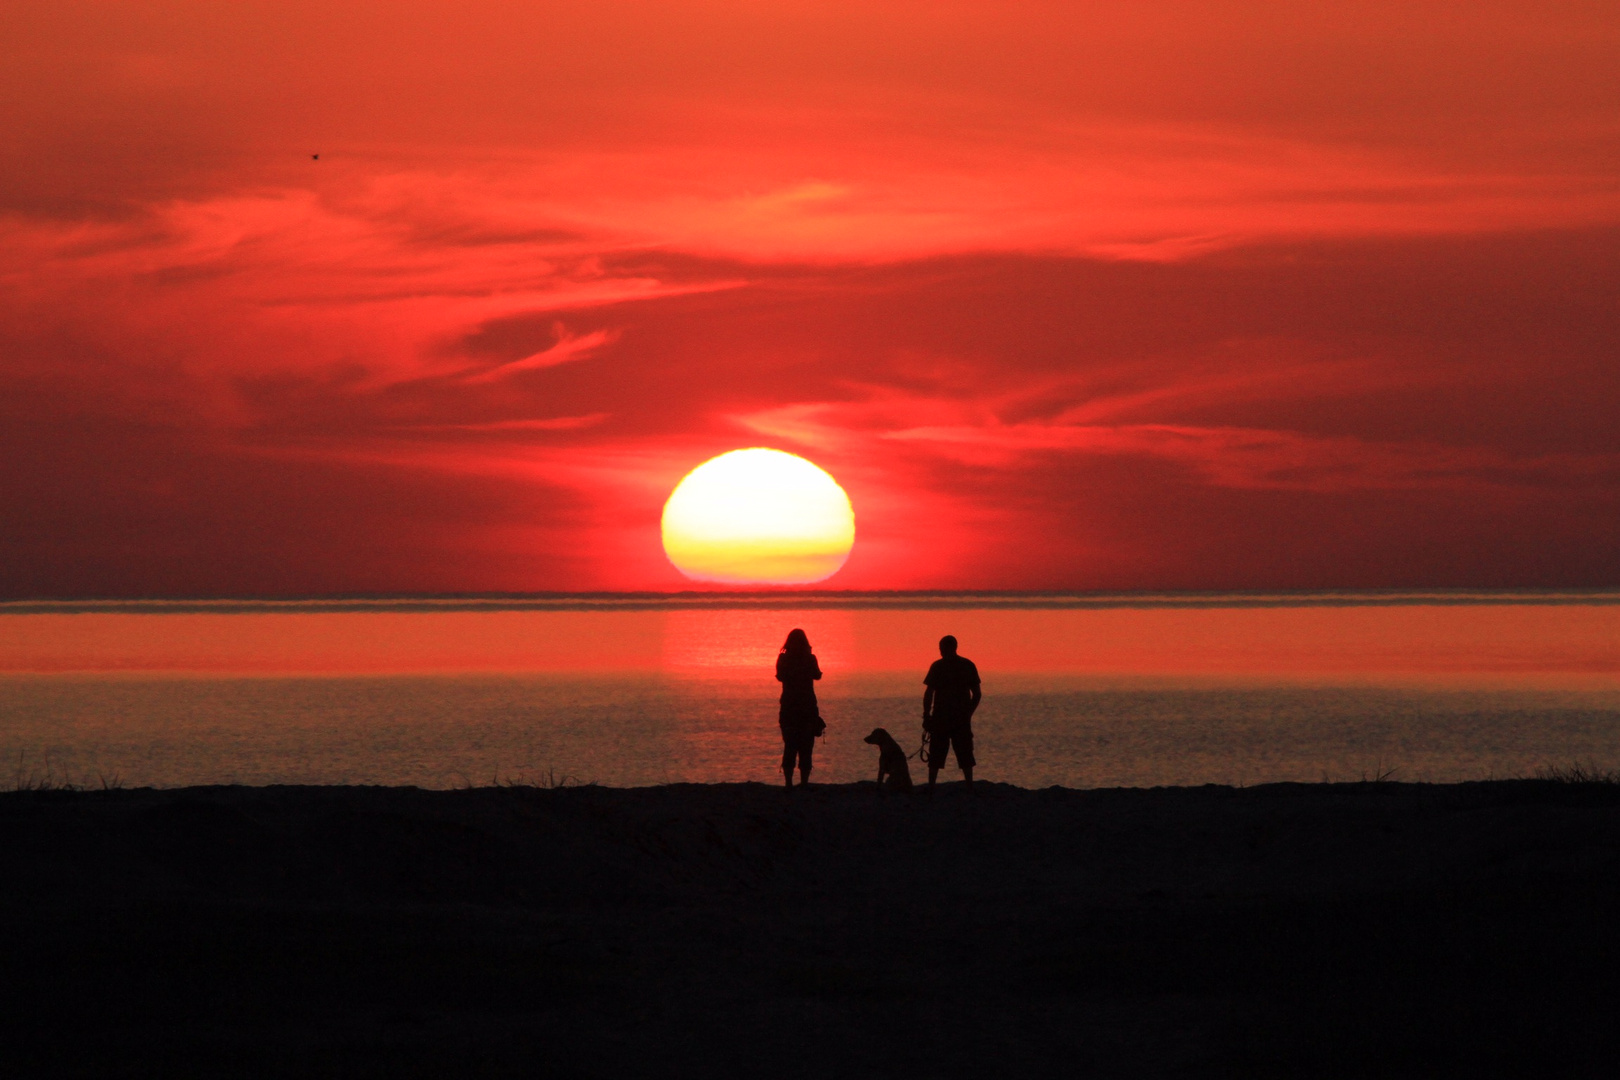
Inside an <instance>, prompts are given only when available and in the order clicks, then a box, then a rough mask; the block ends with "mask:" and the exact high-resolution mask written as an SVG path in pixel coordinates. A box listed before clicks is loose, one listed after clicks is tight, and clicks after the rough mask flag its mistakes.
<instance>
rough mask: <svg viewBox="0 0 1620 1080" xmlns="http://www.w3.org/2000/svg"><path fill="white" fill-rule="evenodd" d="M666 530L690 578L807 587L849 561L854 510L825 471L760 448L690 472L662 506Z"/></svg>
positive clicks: (668, 545) (671, 552)
mask: <svg viewBox="0 0 1620 1080" xmlns="http://www.w3.org/2000/svg"><path fill="white" fill-rule="evenodd" d="M663 528H664V553H665V554H666V555H668V556H669V561H670V562H672V563H674V564H675V568H676V569H678V570H679V571H680V572H681V573H683V574H685V575H686V576H687V577H689V578H695V579H697V580H699V581H717V582H724V583H727V584H733V585H741V584H752V585H807V584H809V583H810V582H813V581H822V580H825V579H826V578H829V577H831V576H832V575H833V574H836V573H837V572H838V570H839V568H840V567H842V566H843V565H844V561H845V560H846V559H848V558H849V551H850V548H851V547H852V546H853V545H854V543H855V511H854V509H853V508H852V507H851V506H850V503H849V496H848V495H846V494H845V493H844V489H843V488H841V487H839V486H838V482H837V481H836V480H834V479H833V478H832V477H831V476H829V475H828V474H827V473H826V472H825V471H824V470H822V469H820V468H818V467H817V466H816V465H813V464H812V463H810V462H808V461H806V460H805V459H804V458H802V457H798V456H796V455H794V454H788V453H784V452H783V451H781V450H769V449H766V448H764V447H757V446H756V447H752V448H750V449H747V450H733V451H731V452H730V453H728V454H721V455H720V456H719V457H717V458H712V459H710V460H708V461H705V462H704V463H703V464H702V465H699V466H698V467H697V468H695V469H693V470H692V471H691V472H689V473H687V474H686V477H685V478H684V479H682V480H681V482H680V483H679V484H677V485H675V490H674V491H673V492H671V493H670V496H669V501H668V502H667V503H665V504H664V525H663Z"/></svg>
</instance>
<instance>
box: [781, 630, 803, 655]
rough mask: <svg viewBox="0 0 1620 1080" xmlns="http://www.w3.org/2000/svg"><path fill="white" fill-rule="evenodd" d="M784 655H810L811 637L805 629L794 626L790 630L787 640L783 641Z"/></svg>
mask: <svg viewBox="0 0 1620 1080" xmlns="http://www.w3.org/2000/svg"><path fill="white" fill-rule="evenodd" d="M780 655H782V656H809V655H810V639H809V638H808V637H806V636H805V633H804V631H803V630H800V629H799V628H798V627H794V628H793V629H792V630H789V631H788V636H787V640H786V641H784V642H782V651H781V654H780Z"/></svg>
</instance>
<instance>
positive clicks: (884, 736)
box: [862, 728, 911, 793]
mask: <svg viewBox="0 0 1620 1080" xmlns="http://www.w3.org/2000/svg"><path fill="white" fill-rule="evenodd" d="M862 741H863V742H869V743H871V744H872V745H873V746H875V747H877V748H878V791H879V793H881V792H882V791H883V790H884V786H885V785H884V783H883V778H884V777H888V780H889V782H888V785H887V786H888V790H890V791H910V790H911V767H910V766H909V765H907V764H906V752H905V751H904V750H902V749H900V744H899V743H897V742H895V741H894V736H893V735H890V734H889V733H888V732H887V731H884V730H883V729H882V728H874V729H873V730H872V734H870V735H868V736H867V737H866V738H865V739H863V740H862Z"/></svg>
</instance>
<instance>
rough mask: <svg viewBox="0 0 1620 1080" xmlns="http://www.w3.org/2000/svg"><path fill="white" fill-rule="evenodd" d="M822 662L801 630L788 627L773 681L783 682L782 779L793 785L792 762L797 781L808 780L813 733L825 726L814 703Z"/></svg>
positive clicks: (805, 781) (777, 657)
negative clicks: (796, 766)
mask: <svg viewBox="0 0 1620 1080" xmlns="http://www.w3.org/2000/svg"><path fill="white" fill-rule="evenodd" d="M819 678H821V665H820V664H818V663H816V654H815V653H813V652H811V651H810V639H809V638H808V637H805V634H804V631H803V630H790V631H788V636H787V640H786V641H784V642H783V643H782V651H781V652H779V653H777V654H776V681H777V682H779V683H781V684H782V711H781V713H780V714H779V717H778V719H779V721H780V723H781V725H782V779H783V780H785V781H786V782H787V786H788V787H792V786H793V765H794V762H798V766H799V783H801V784H808V783H809V782H810V755H811V753H812V752H813V751H814V750H815V748H816V736H817V735H820V734H821V732H822V730H823V729H824V728H826V726H827V725H826V724H824V723H822V721H821V710H820V709H818V708H817V707H816V680H817V679H819Z"/></svg>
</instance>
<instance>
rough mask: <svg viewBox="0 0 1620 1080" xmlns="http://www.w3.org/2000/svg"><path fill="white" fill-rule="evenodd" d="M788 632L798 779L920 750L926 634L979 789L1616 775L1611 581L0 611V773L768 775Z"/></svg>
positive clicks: (427, 783)
mask: <svg viewBox="0 0 1620 1080" xmlns="http://www.w3.org/2000/svg"><path fill="white" fill-rule="evenodd" d="M794 626H802V627H804V628H805V629H806V630H807V632H808V633H809V635H810V638H811V641H812V643H813V644H814V646H815V648H816V651H817V653H818V655H819V656H820V658H821V663H822V667H823V669H824V670H825V671H826V672H827V677H826V678H825V680H824V681H823V683H822V686H821V690H820V694H821V699H822V712H823V715H824V717H825V718H826V720H827V722H828V730H827V735H826V738H825V739H824V740H823V741H822V742H821V743H820V744H818V747H817V752H816V753H817V768H816V772H815V778H816V779H817V780H820V781H826V782H843V781H849V780H856V779H869V778H870V777H871V776H872V774H873V773H875V771H876V754H875V751H874V750H873V748H872V747H870V746H867V745H866V744H864V743H863V742H862V741H861V740H862V738H863V737H864V736H865V735H866V734H867V732H869V731H870V730H871V729H872V728H873V727H884V728H887V729H888V730H889V731H890V732H892V733H893V734H894V735H895V736H896V737H897V738H898V739H899V740H900V741H901V743H902V745H904V746H906V748H907V749H911V748H913V747H915V746H916V744H917V742H918V739H919V736H920V727H921V724H920V713H921V696H922V685H921V678H922V674H923V672H924V671H925V670H926V669H927V666H928V663H929V662H930V661H931V660H932V659H933V658H934V657H935V656H936V655H937V652H936V651H935V642H936V641H937V639H938V637H939V636H940V635H941V634H942V633H947V632H950V633H955V634H956V635H957V636H958V637H959V638H960V639H961V642H962V652H963V654H964V655H967V656H969V657H971V658H973V659H974V660H975V661H976V662H977V663H978V664H979V666H980V669H981V672H982V673H983V676H984V688H985V699H984V704H983V705H982V707H981V709H980V711H979V713H978V715H977V716H976V717H975V719H974V729H975V736H976V741H977V744H978V754H979V759H980V765H979V770H978V775H979V776H982V777H984V778H985V779H992V780H1001V781H1008V782H1011V783H1016V784H1020V785H1024V786H1032V787H1040V786H1047V785H1051V784H1062V785H1067V786H1077V787H1099V786H1153V785H1161V784H1202V783H1229V784H1255V783H1264V782H1269V781H1278V780H1303V781H1319V780H1324V779H1326V780H1340V781H1342V780H1359V779H1363V778H1369V779H1370V778H1374V777H1378V776H1388V777H1392V778H1394V779H1402V780H1430V781H1454V780H1463V779H1476V778H1485V777H1493V776H1494V777H1504V776H1522V775H1533V774H1534V773H1535V772H1537V771H1538V770H1542V769H1545V768H1548V767H1563V766H1569V765H1571V764H1577V763H1578V764H1583V765H1595V766H1597V767H1599V768H1616V767H1620V594H1617V593H1511V594H1477V593H1476V594H1435V593H1428V594H1352V593H1341V594H1321V595H1314V596H1299V595H1292V596H1257V595H1238V596H1225V597H1210V596H1173V595H1170V596H1124V597H1097V596H1082V597H1051V596H1040V597H1030V596H996V595H984V596H967V595H954V596H898V595H893V594H875V595H849V594H822V595H809V596H798V597H784V596H783V595H781V594H774V595H772V594H763V595H755V596H736V595H731V596H713V595H710V596H702V595H698V596H687V597H677V598H656V597H547V598H508V599H474V600H438V601H434V600H401V601H348V602H341V601H338V602H329V601H321V602H286V603H256V602H213V603H122V604H120V603H99V604H55V603H28V604H22V603H14V604H6V605H0V755H3V757H0V763H3V767H4V768H5V770H6V772H5V773H3V774H0V784H4V783H6V782H7V781H9V784H8V785H7V786H27V785H30V784H38V783H40V782H42V781H50V782H56V783H60V782H64V781H65V782H70V783H79V784H88V785H90V786H97V785H99V784H101V783H103V782H105V783H109V784H112V783H117V784H122V785H124V786H145V785H155V786H178V785H186V784H205V783H246V784H271V783H321V784H327V783H368V784H415V785H421V786H424V787H458V786H463V785H479V784H488V783H491V782H495V783H506V782H515V783H540V784H552V783H576V782H577V783H601V784H608V785H614V786H625V785H640V784H655V783H664V782H672V781H698V782H712V781H732V780H762V781H767V782H775V781H776V780H777V779H778V777H779V774H778V773H777V772H776V763H777V760H778V758H779V755H780V748H781V744H780V738H779V736H778V734H777V730H776V720H775V711H776V706H775V693H776V684H775V682H774V680H773V678H772V676H771V670H772V667H771V665H772V661H773V659H774V655H775V652H776V649H777V648H778V647H779V645H780V643H781V640H782V638H783V637H784V636H785V635H786V633H787V631H788V630H789V629H790V628H792V627H794ZM913 772H914V776H915V777H917V778H920V777H921V775H922V769H921V767H920V766H917V765H915V764H914V766H913ZM947 775H948V776H951V777H954V776H955V775H956V773H955V769H954V765H953V766H949V767H948V769H947Z"/></svg>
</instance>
